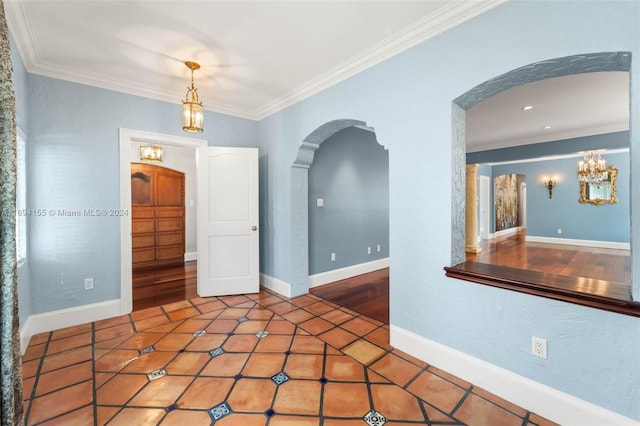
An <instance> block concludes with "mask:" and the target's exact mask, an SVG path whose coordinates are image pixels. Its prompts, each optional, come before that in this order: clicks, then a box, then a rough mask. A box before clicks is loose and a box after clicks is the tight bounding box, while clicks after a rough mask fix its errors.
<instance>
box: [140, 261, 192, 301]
mask: <svg viewBox="0 0 640 426" xmlns="http://www.w3.org/2000/svg"><path fill="white" fill-rule="evenodd" d="M196 283H197V268H196V262H195V261H193V262H185V263H184V264H180V265H177V266H164V267H150V268H144V269H134V270H133V310H134V311H139V310H141V309H147V308H152V307H154V306H161V305H165V304H167V303H173V302H179V301H181V300H187V299H191V298H194V297H197V293H196Z"/></svg>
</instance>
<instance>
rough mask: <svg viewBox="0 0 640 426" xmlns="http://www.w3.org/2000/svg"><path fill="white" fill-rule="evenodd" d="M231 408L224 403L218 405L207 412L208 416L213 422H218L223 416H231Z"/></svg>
mask: <svg viewBox="0 0 640 426" xmlns="http://www.w3.org/2000/svg"><path fill="white" fill-rule="evenodd" d="M231 412H232V411H231V407H230V406H229V404H227V403H226V402H223V403H222V404H220V405H216V406H215V407H213V408H211V409H210V410H209V415H210V416H211V418H212V419H213V421H216V420H220V419H221V418H223V417H224V416H227V415H229V414H231Z"/></svg>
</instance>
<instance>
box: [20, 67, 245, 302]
mask: <svg viewBox="0 0 640 426" xmlns="http://www.w3.org/2000/svg"><path fill="white" fill-rule="evenodd" d="M28 89H29V93H28V103H29V110H28V116H29V117H37V119H31V120H29V130H28V134H29V141H28V143H29V171H28V176H27V177H28V195H27V197H28V205H29V207H30V208H31V209H42V210H43V211H46V212H50V211H52V212H57V211H58V210H59V209H67V210H81V211H82V210H84V209H117V208H119V205H120V195H119V194H120V182H119V167H120V165H119V153H118V150H119V129H120V128H129V129H137V130H143V131H151V132H157V133H163V134H174V135H180V136H184V135H185V133H184V132H183V131H182V127H181V126H182V124H181V122H180V117H181V109H180V108H181V106H180V103H179V101H178V100H177V101H176V103H175V104H172V103H168V102H161V101H156V100H151V99H146V98H142V97H138V96H132V95H126V94H122V93H119V92H114V91H110V90H104V89H99V88H95V87H90V86H85V85H81V84H76V83H70V82H67V81H62V80H58V79H53V78H48V77H43V76H39V75H34V74H30V75H29V87H28ZM256 129H257V123H256V122H255V121H251V120H245V119H241V118H236V117H231V116H227V115H223V114H218V113H214V112H211V111H205V130H204V132H203V133H201V134H200V135H199V136H198V137H200V138H202V139H206V140H208V142H209V144H210V145H212V146H235V147H255V146H256V145H257V143H256ZM29 219H30V220H29V233H30V239H29V242H30V260H29V263H30V274H31V295H32V300H31V302H32V308H31V313H32V314H38V313H44V312H50V311H55V310H59V309H65V308H71V307H75V306H82V305H87V304H91V303H98V302H103V301H108V300H113V299H118V298H119V297H120V219H119V217H105V216H103V217H61V216H58V215H50V214H47V215H46V216H34V217H30V218H29ZM86 277H93V278H94V289H93V290H91V291H85V290H84V287H83V281H84V278H86Z"/></svg>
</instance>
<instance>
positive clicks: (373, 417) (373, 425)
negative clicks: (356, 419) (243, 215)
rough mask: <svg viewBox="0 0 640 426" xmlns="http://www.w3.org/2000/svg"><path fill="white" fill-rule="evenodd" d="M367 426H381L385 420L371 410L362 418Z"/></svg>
mask: <svg viewBox="0 0 640 426" xmlns="http://www.w3.org/2000/svg"><path fill="white" fill-rule="evenodd" d="M362 420H364V421H365V422H367V424H368V425H369V426H382V425H383V424H385V423H386V422H387V419H386V418H385V417H384V416H383V415H382V414H380V413H378V412H377V411H374V410H371V411H369V412H368V413H367V414H365V416H364V417H363V418H362Z"/></svg>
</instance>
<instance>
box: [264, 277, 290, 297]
mask: <svg viewBox="0 0 640 426" xmlns="http://www.w3.org/2000/svg"><path fill="white" fill-rule="evenodd" d="M260 285H261V286H262V287H264V288H268V289H269V290H273V291H275V292H276V293H278V294H281V295H283V296H285V297H291V284H289V283H287V282H284V281H282V280H279V279H277V278H274V277H272V276H269V275H267V274H263V273H261V274H260Z"/></svg>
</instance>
